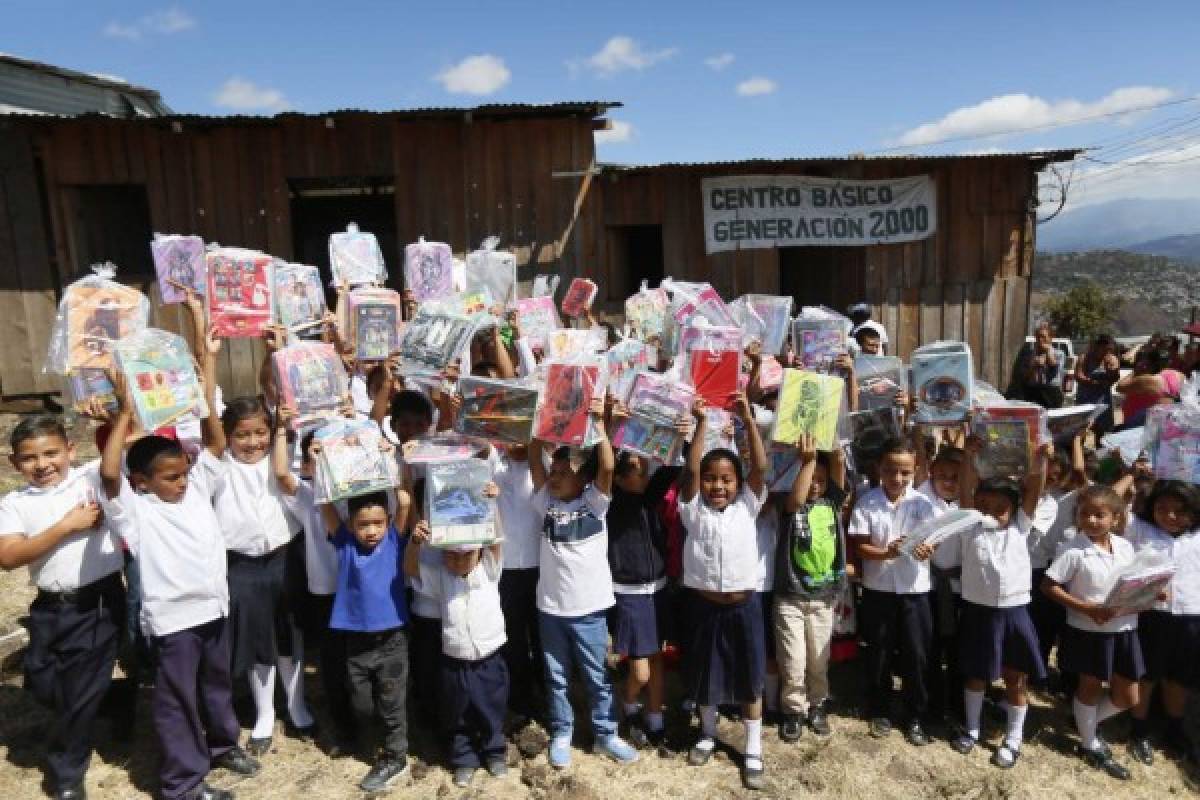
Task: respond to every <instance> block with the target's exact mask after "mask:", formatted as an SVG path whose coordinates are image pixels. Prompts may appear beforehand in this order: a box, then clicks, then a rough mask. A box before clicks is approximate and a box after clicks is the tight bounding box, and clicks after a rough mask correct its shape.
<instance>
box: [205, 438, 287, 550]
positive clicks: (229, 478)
mask: <svg viewBox="0 0 1200 800" xmlns="http://www.w3.org/2000/svg"><path fill="white" fill-rule="evenodd" d="M207 460H216V459H215V458H214V457H213V455H212V454H211V453H209V452H208V451H207V450H202V451H201V452H200V458H199V459H197V462H196V463H197V465H199V464H201V463H203V462H205V461H207ZM220 461H221V463H222V464H224V465H225V479H224V480H223V481H221V484H220V486H219V487H218V488H217V490H216V495H215V496H214V498H213V504H214V505H215V507H216V509H217V519H218V520H219V521H220V523H221V531H222V532H223V533H224V534H225V548H226V549H227V550H232V551H233V552H235V553H240V554H242V555H244V556H253V557H257V556H263V555H266V554H267V553H270V552H272V551H274V550H277V549H278V548H280V547H282V546H283V545H285V544H287V543H288V542H290V541H291V540H292V531H293V529H294V528H295V527H299V526H298V525H297V524H296V523H295V522H294V520H293V519H292V515H291V514H290V513H288V511H287V507H286V504H285V501H284V495H283V493H282V492H281V491H280V490H279V484H278V483H277V482H276V480H275V476H274V475H272V474H271V459H270V458H262V459H259V461H258V462H257V463H254V464H244V463H242V462H241V461H238V460H237V459H235V458H234V457H233V455H232V454H230V453H228V452H226V453H225V455H224V456H222V457H221V459H220Z"/></svg>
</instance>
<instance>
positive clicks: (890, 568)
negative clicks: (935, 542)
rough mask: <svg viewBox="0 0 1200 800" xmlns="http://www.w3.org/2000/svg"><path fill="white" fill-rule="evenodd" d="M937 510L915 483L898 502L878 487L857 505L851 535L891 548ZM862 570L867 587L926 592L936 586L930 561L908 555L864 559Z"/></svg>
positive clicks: (916, 592)
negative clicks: (930, 573) (930, 572)
mask: <svg viewBox="0 0 1200 800" xmlns="http://www.w3.org/2000/svg"><path fill="white" fill-rule="evenodd" d="M935 513H936V512H935V511H934V509H933V504H932V503H930V502H929V499H928V498H927V497H925V495H923V494H921V493H920V492H918V491H917V490H916V489H913V488H912V487H911V486H910V487H908V488H907V489H905V491H904V494H903V495H901V496H900V497H899V498H898V499H897V500H896V502H894V503H893V502H892V501H891V500H889V499H888V496H887V494H886V493H885V492H884V491H883V488H882V487H878V486H877V487H876V488H874V489H872V490H871V491H869V492H867V493H866V494H864V495H863V496H862V499H860V500H859V501H858V503H857V504H856V505H855V506H854V513H853V514H851V515H850V529H849V531H847V535H848V536H851V537H856V538H862V539H866V540H867V541H868V543H870V544H872V545H874V546H875V547H887V546H888V545H889V544H891V543H892V542H893V541H894V540H896V539H899V538H900V537H901V536H905V535H907V534H908V532H909V531H911V530H912V529H913V528H915V527H917V526H918V525H920V524H921V523H922V522H924V521H925V520H927V519H930V518H931V517H933V516H934V514H935ZM862 570H863V578H862V583H863V586H864V587H865V588H867V589H871V590H873V591H876V592H891V593H892V594H923V593H925V592H928V591H931V590H932V589H933V582H932V581H931V580H930V575H929V562H927V561H917V560H916V559H913V558H909V557H908V556H905V555H901V556H898V557H896V558H892V559H888V560H886V561H879V560H876V559H868V558H864V559H863V560H862Z"/></svg>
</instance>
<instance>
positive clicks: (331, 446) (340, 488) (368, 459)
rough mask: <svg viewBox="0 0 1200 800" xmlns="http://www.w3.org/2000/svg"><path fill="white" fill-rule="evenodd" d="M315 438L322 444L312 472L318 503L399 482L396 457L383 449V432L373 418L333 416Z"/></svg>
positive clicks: (367, 492) (386, 487)
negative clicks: (358, 418) (372, 420)
mask: <svg viewBox="0 0 1200 800" xmlns="http://www.w3.org/2000/svg"><path fill="white" fill-rule="evenodd" d="M313 442H314V443H315V444H318V445H320V447H321V449H320V452H319V453H318V455H317V465H316V470H315V472H314V474H313V494H314V495H315V499H316V502H317V503H318V504H320V503H333V502H335V501H337V500H344V499H346V498H347V497H354V496H356V495H361V494H370V493H371V492H378V491H383V490H388V489H391V488H392V487H393V486H395V485H396V484H398V483H399V482H400V480H399V470H398V469H397V467H396V459H395V458H393V457H392V454H391V453H390V452H387V451H385V450H384V449H383V447H384V439H383V434H382V432H380V430H379V426H378V425H377V424H375V423H374V422H371V421H370V420H357V419H344V418H340V417H339V418H337V419H334V420H331V421H330V422H328V423H326V424H325V425H324V426H322V427H321V428H319V429H318V430H317V432H316V433H315V434H314V435H313Z"/></svg>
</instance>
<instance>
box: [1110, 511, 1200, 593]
mask: <svg viewBox="0 0 1200 800" xmlns="http://www.w3.org/2000/svg"><path fill="white" fill-rule="evenodd" d="M1125 538H1126V539H1128V540H1129V543H1130V544H1131V545H1133V551H1134V553H1136V554H1138V555H1141V554H1142V553H1145V552H1150V553H1154V554H1155V555H1156V556H1157V557H1158V558H1159V559H1161V560H1162V561H1164V562H1165V561H1176V557H1175V551H1176V546H1175V545H1176V542H1178V541H1180V539H1182V538H1183V537H1180V539H1176V538H1175V537H1173V536H1171V534H1169V533H1167V532H1166V531H1164V530H1163V529H1162V528H1160V527H1158V526H1157V525H1155V524H1153V523H1150V522H1146V521H1145V520H1144V519H1142V518H1140V517H1134V516H1131V517H1129V522H1128V523H1126V525H1125ZM1180 549H1181V550H1182V549H1183V548H1180ZM1177 582H1178V583H1179V584H1180V588H1181V590H1182V591H1183V593H1184V595H1185V600H1186V595H1187V593H1188V587H1186V586H1184V585H1183V584H1184V582H1185V581H1184V580H1180V579H1179V573H1178V572H1176V577H1175V578H1172V580H1171V592H1170V594H1171V595H1172V597H1171V598H1169V599H1167V600H1160V601H1158V602H1157V603H1155V604H1154V610H1155V611H1168V612H1169V611H1171V606H1172V602H1171V601H1172V600H1173V599H1174V597H1173V595H1174V590H1175V584H1176V583H1177Z"/></svg>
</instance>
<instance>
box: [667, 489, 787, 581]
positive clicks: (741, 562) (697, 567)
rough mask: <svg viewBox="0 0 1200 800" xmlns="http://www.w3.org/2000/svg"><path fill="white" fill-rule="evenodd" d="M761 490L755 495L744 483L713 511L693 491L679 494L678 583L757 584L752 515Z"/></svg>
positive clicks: (760, 502) (755, 514) (755, 513)
mask: <svg viewBox="0 0 1200 800" xmlns="http://www.w3.org/2000/svg"><path fill="white" fill-rule="evenodd" d="M766 500H767V490H766V488H765V487H764V488H763V491H762V494H760V495H755V494H754V493H753V492H752V491H750V488H749V487H748V486H742V491H741V492H739V493H738V496H737V497H736V498H735V499H734V501H733V502H732V503H730V504H729V505H727V506H725V508H724V509H722V510H720V511H716V510H714V509H713V508H710V507H709V505H708V504H707V503H705V502H704V497H703V495H701V494H700V492H699V491H697V492H696V496H695V497H693V498H692V499H691V500H690V501H688V502H685V501H684V500H683V499H682V497H681V499H680V500H679V519H680V521H681V522H682V523H683V527H684V528H685V529H686V531H687V536H686V537H685V538H684V542H683V585H684V586H688V587H690V588H692V589H704V590H706V591H710V592H745V591H755V590H757V589H758V587H759V584H760V578H759V566H758V559H759V552H758V528H757V526H756V525H755V521H756V520H757V519H758V515H759V512H760V511H762V507H763V503H765V502H766Z"/></svg>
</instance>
